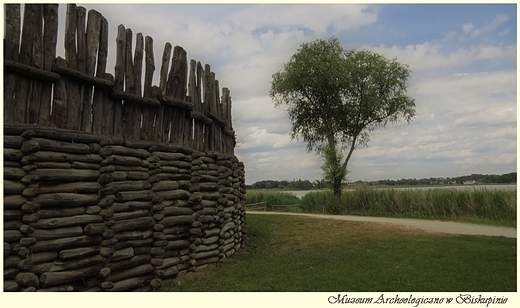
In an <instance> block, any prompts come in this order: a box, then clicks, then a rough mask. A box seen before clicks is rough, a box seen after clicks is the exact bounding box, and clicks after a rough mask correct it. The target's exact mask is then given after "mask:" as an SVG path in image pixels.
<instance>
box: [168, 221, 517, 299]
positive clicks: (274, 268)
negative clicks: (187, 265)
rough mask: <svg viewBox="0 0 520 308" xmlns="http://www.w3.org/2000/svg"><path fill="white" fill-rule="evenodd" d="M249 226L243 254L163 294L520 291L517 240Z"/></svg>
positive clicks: (379, 229) (345, 224)
mask: <svg viewBox="0 0 520 308" xmlns="http://www.w3.org/2000/svg"><path fill="white" fill-rule="evenodd" d="M247 219H248V234H249V238H248V240H247V243H246V245H245V246H244V247H242V248H241V249H240V251H239V252H238V253H237V254H235V255H234V256H232V257H231V258H229V259H225V260H224V261H223V262H220V263H218V264H216V265H212V266H209V267H207V268H205V269H204V270H202V271H200V272H192V273H187V274H184V275H181V276H180V277H178V279H177V281H175V282H174V283H173V284H172V285H170V286H166V287H165V288H163V289H162V290H161V291H173V292H191V291H196V292H207V291H212V292H220V291H225V292H242V291H246V292H256V291H262V292H300V291H302V292H378V291H386V292H462V291H464V292H495V291H497V292H514V291H516V278H517V274H516V273H517V269H516V264H517V261H516V239H510V238H503V237H484V236H462V235H461V236H458V235H445V234H442V235H441V234H433V233H426V232H423V231H419V230H415V229H411V228H405V227H399V226H394V225H385V224H375V223H368V222H354V221H336V220H326V219H316V218H308V217H295V216H284V215H254V214H248V216H247Z"/></svg>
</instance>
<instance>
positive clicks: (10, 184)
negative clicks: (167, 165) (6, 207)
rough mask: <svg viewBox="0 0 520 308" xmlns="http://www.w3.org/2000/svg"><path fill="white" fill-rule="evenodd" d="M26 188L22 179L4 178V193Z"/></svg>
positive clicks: (17, 192)
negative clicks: (11, 179)
mask: <svg viewBox="0 0 520 308" xmlns="http://www.w3.org/2000/svg"><path fill="white" fill-rule="evenodd" d="M150 186H151V185H150ZM25 188H26V187H25V185H24V184H23V183H22V182H20V181H10V180H4V195H15V194H20V193H21V192H22V191H23V190H24V189H25Z"/></svg>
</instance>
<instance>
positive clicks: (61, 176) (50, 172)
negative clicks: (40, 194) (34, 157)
mask: <svg viewBox="0 0 520 308" xmlns="http://www.w3.org/2000/svg"><path fill="white" fill-rule="evenodd" d="M29 174H30V175H37V176H39V177H40V181H53V182H81V181H93V180H94V181H95V180H97V178H98V177H99V175H100V172H99V171H96V170H74V169H70V170H61V169H36V170H33V171H31V172H29Z"/></svg>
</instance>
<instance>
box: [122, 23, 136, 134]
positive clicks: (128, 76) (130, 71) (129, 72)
mask: <svg viewBox="0 0 520 308" xmlns="http://www.w3.org/2000/svg"><path fill="white" fill-rule="evenodd" d="M125 36H126V38H125V46H124V53H125V62H124V63H123V65H124V70H125V76H124V80H125V92H126V93H128V94H135V77H134V65H133V59H132V30H131V29H125ZM134 110H135V105H134V104H133V103H131V102H128V101H126V100H125V103H124V105H123V113H122V115H123V118H122V121H123V122H122V125H123V138H125V139H133V138H132V132H133V126H134V125H135V123H134V122H133V120H134Z"/></svg>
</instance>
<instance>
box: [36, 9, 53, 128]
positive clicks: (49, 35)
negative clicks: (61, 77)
mask: <svg viewBox="0 0 520 308" xmlns="http://www.w3.org/2000/svg"><path fill="white" fill-rule="evenodd" d="M43 18H44V28H43V67H42V68H43V69H44V70H47V71H51V70H52V64H53V62H54V59H55V58H56V44H57V42H58V4H45V5H43ZM51 93H52V84H51V83H47V82H45V83H43V84H42V96H41V100H40V111H39V115H40V118H39V120H38V123H40V124H44V125H50V123H51V121H50V117H51V100H52V97H51Z"/></svg>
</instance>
